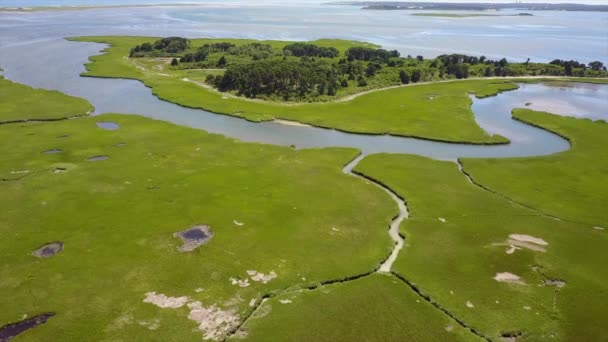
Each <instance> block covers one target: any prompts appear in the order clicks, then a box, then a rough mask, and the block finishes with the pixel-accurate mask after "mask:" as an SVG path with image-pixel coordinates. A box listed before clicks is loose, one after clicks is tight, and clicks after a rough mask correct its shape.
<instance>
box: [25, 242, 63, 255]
mask: <svg viewBox="0 0 608 342" xmlns="http://www.w3.org/2000/svg"><path fill="white" fill-rule="evenodd" d="M62 250H63V242H61V241H55V242H51V243H47V244H46V245H42V246H40V247H39V248H38V249H37V250H35V251H33V252H32V255H33V256H35V257H37V258H50V257H52V256H54V255H55V254H57V253H59V252H61V251H62Z"/></svg>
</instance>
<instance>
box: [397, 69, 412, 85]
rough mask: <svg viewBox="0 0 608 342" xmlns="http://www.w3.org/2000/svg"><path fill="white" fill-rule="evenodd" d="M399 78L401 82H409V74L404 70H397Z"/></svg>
mask: <svg viewBox="0 0 608 342" xmlns="http://www.w3.org/2000/svg"><path fill="white" fill-rule="evenodd" d="M399 79H400V80H401V83H402V84H408V83H410V75H409V74H408V73H407V71H405V70H401V71H399Z"/></svg>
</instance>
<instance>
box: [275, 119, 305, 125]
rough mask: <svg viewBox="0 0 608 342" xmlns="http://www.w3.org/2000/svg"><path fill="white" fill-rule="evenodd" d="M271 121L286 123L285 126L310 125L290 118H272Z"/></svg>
mask: <svg viewBox="0 0 608 342" xmlns="http://www.w3.org/2000/svg"><path fill="white" fill-rule="evenodd" d="M272 122H274V123H278V124H279V125H286V126H296V127H312V126H310V125H307V124H304V123H301V122H297V121H290V120H281V119H274V120H273V121H272Z"/></svg>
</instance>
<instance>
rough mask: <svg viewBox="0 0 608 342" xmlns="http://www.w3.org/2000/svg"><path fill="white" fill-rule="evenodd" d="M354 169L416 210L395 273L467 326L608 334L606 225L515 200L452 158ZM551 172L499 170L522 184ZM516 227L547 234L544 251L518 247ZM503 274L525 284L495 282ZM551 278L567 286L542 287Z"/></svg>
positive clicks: (569, 336) (531, 337)
mask: <svg viewBox="0 0 608 342" xmlns="http://www.w3.org/2000/svg"><path fill="white" fill-rule="evenodd" d="M530 160H531V161H532V160H533V159H530ZM552 165H554V166H555V165H556V163H553V164H552ZM584 165H585V164H579V166H581V167H584ZM586 165H589V164H586ZM356 170H357V171H359V172H362V173H364V174H365V175H367V176H368V177H372V178H374V179H377V180H379V181H381V182H383V183H384V184H386V185H388V186H389V187H390V188H392V189H393V190H395V191H396V192H397V193H398V194H400V195H401V196H403V197H404V198H405V199H406V201H407V203H408V207H409V210H410V215H411V216H410V219H408V220H406V221H405V222H404V223H403V225H402V232H403V234H404V235H405V236H406V247H405V248H404V250H403V251H402V252H401V254H400V256H399V258H398V259H397V261H396V263H395V264H394V271H395V272H396V273H398V274H399V275H402V276H403V277H405V278H406V279H408V280H409V281H410V282H412V283H413V284H415V286H417V287H418V288H419V289H420V290H421V291H422V292H423V293H425V294H426V295H428V296H430V297H431V299H432V300H433V301H435V302H436V303H437V304H438V305H440V306H442V307H443V308H445V309H446V310H447V311H449V312H451V313H452V314H454V315H455V316H456V317H459V318H460V319H461V320H463V321H464V322H465V323H466V324H467V325H468V326H470V327H472V328H474V329H476V330H478V331H480V332H481V333H482V334H484V335H485V336H487V337H489V338H490V339H493V340H498V339H499V338H500V337H501V336H502V335H503V334H509V333H516V332H521V334H522V336H521V338H520V339H518V341H520V340H522V341H539V340H560V341H591V340H594V341H598V340H605V339H606V334H605V328H604V326H603V323H602V320H601V319H598V317H604V316H605V315H606V314H607V313H608V312H607V311H606V306H605V305H603V303H605V302H606V301H607V300H608V295H607V294H606V291H605V284H606V282H607V281H608V277H607V275H606V273H605V272H604V271H603V269H604V267H605V264H606V262H608V258H607V254H606V253H605V252H604V250H605V246H606V243H607V240H608V237H607V235H606V233H605V232H603V231H599V230H595V229H592V228H591V227H590V226H588V225H581V224H576V223H570V222H566V221H557V220H555V219H552V218H548V217H546V216H541V215H539V214H538V213H537V212H535V211H532V210H529V209H526V208H524V207H521V206H518V205H515V204H512V203H510V202H509V201H507V200H505V199H504V198H502V197H501V196H498V195H495V194H492V193H490V192H488V191H485V190H483V189H481V188H480V187H478V186H476V185H473V184H472V183H470V182H468V180H467V179H466V178H465V177H464V175H463V174H461V173H460V172H459V170H458V168H457V165H456V164H454V163H451V162H441V161H434V160H431V159H426V158H423V157H417V156H408V155H388V154H379V155H372V156H370V157H367V158H365V159H364V160H363V161H362V162H361V164H359V166H358V167H357V168H356ZM545 175H547V176H546V177H551V175H550V172H547V173H545V174H540V173H537V174H532V175H516V176H513V175H511V176H505V175H502V174H501V175H499V176H496V175H495V176H494V177H505V180H506V181H508V182H509V183H510V184H519V183H521V184H525V183H526V181H527V180H526V179H528V177H529V178H539V177H545ZM600 193H601V192H600ZM510 234H525V235H530V236H533V237H537V238H540V239H543V240H544V241H545V242H546V243H547V245H544V246H543V247H542V249H544V250H545V251H544V252H542V251H534V250H532V249H530V248H525V247H521V249H516V248H514V249H513V250H511V248H512V247H511V245H513V241H507V240H508V239H509V235H510ZM515 246H516V247H517V246H519V245H517V244H516V245H515ZM531 247H535V248H536V247H538V246H534V245H532V246H531ZM518 248H519V247H518ZM537 249H538V248H537ZM509 250H511V251H510V252H509ZM505 272H508V273H511V274H513V275H516V276H519V277H521V278H520V279H519V280H518V281H519V282H523V283H525V284H517V283H515V280H516V279H513V282H510V283H509V282H498V281H497V280H495V279H493V278H494V277H495V276H496V275H497V274H498V273H505ZM548 278H549V279H560V280H563V281H565V282H566V286H565V287H562V288H557V287H555V286H545V285H544V281H545V280H546V279H548Z"/></svg>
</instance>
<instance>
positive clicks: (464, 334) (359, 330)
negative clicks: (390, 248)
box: [231, 274, 483, 341]
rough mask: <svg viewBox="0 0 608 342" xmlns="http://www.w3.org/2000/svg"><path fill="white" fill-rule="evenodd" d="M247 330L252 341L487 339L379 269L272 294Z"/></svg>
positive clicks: (234, 339)
mask: <svg viewBox="0 0 608 342" xmlns="http://www.w3.org/2000/svg"><path fill="white" fill-rule="evenodd" d="M243 330H244V331H247V332H248V339H247V340H248V341H483V340H482V339H481V338H479V337H477V336H475V335H474V334H473V333H471V332H468V331H467V330H465V329H464V328H462V327H461V326H459V325H458V323H456V322H455V321H454V320H452V319H451V318H449V317H448V316H447V315H445V314H443V313H442V312H441V311H439V310H437V309H435V308H434V307H433V306H432V305H430V304H429V303H427V302H426V301H424V300H421V299H420V297H419V296H418V295H417V294H415V293H414V291H412V290H411V289H410V288H409V287H408V286H406V285H405V284H404V283H403V282H401V280H398V279H397V278H396V277H393V276H390V275H380V274H374V275H370V276H368V277H365V278H362V279H358V280H354V281H352V282H348V283H339V284H334V285H328V286H324V287H322V288H320V289H317V290H314V291H301V292H291V293H286V294H283V295H280V296H277V297H275V298H272V299H270V300H268V301H267V302H265V303H264V304H262V306H261V307H260V308H259V309H258V311H257V312H256V314H255V315H254V316H253V317H252V318H250V320H248V321H247V323H246V324H245V326H244V327H243ZM239 340H240V339H239V338H233V339H231V341H239Z"/></svg>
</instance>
